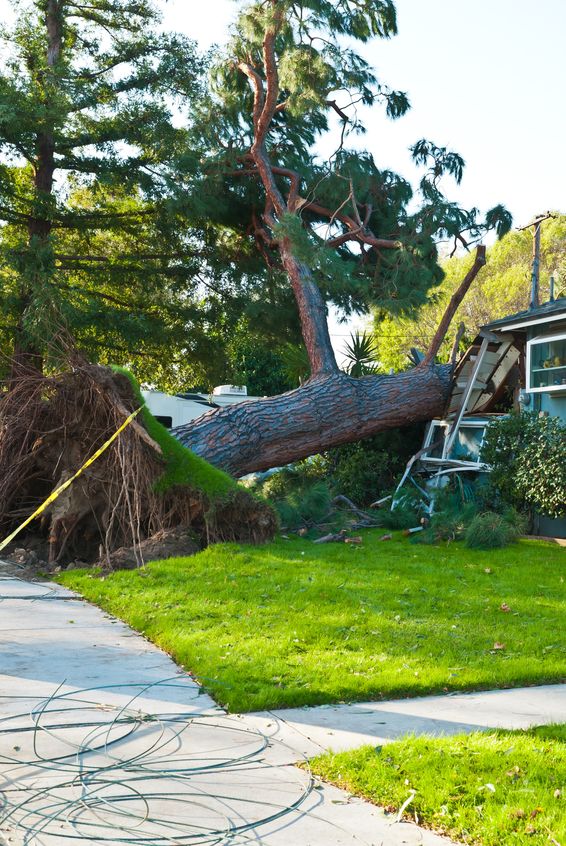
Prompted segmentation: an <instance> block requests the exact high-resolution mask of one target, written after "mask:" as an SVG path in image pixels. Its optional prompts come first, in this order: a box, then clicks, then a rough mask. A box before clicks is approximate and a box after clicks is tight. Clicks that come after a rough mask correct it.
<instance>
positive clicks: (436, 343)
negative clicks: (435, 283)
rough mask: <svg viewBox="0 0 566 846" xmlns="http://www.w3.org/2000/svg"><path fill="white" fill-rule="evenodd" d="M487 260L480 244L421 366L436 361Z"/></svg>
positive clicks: (453, 295) (452, 297)
mask: <svg viewBox="0 0 566 846" xmlns="http://www.w3.org/2000/svg"><path fill="white" fill-rule="evenodd" d="M486 261H487V259H486V256H485V247H484V246H483V244H479V245H478V247H477V248H476V257H475V260H474V263H473V265H472V266H471V268H470V269H469V271H468V272H467V273H466V276H465V277H464V279H463V281H462V282H461V283H460V285H459V287H458V288H457V289H456V291H455V292H454V293H453V294H452V296H451V298H450V302H449V303H448V306H447V307H446V311H445V312H444V314H443V316H442V320H441V321H440V323H439V324H438V329H437V330H436V332H435V334H434V338H433V339H432V342H431V344H430V347H429V348H428V350H427V352H426V355H425V357H424V358H423V360H422V361H421V363H420V364H419V367H429V366H430V365H431V364H432V362H433V361H434V359H435V356H436V354H437V352H438V350H439V349H440V346H441V344H442V342H443V340H444V338H445V337H446V333H447V332H448V328H449V326H450V324H451V322H452V318H453V317H454V315H455V314H456V311H457V309H458V306H459V305H460V303H461V302H462V300H463V299H464V297H465V296H466V294H467V293H468V290H469V288H470V286H471V284H472V282H473V281H474V279H475V278H476V276H477V275H478V273H479V272H480V270H481V269H482V267H483V266H484V264H485V263H486Z"/></svg>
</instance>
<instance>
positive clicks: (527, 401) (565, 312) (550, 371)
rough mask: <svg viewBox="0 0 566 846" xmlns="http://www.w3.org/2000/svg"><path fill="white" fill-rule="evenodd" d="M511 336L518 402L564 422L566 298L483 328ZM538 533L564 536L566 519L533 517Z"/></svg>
mask: <svg viewBox="0 0 566 846" xmlns="http://www.w3.org/2000/svg"><path fill="white" fill-rule="evenodd" d="M485 329H486V331H489V332H493V333H494V334H495V335H496V336H497V337H499V338H503V337H510V338H512V339H513V344H514V345H515V347H517V348H518V349H519V350H520V353H521V357H520V362H521V366H520V370H521V384H520V392H519V405H520V407H521V408H523V409H527V410H529V411H535V412H539V413H540V414H549V415H551V416H552V417H557V418H558V419H559V420H561V421H562V423H564V424H565V425H566V297H560V298H559V299H554V297H552V298H551V299H550V300H549V301H548V302H547V303H543V305H535V306H532V307H531V308H530V309H528V310H526V311H521V312H518V313H517V314H512V315H509V317H504V318H502V319H501V320H494V321H493V322H492V323H489V324H488V325H487V326H486V327H485ZM535 529H536V531H537V534H540V535H548V536H552V537H562V538H566V518H562V519H558V520H551V519H550V518H548V517H544V516H542V515H539V516H538V517H537V518H536V523H535Z"/></svg>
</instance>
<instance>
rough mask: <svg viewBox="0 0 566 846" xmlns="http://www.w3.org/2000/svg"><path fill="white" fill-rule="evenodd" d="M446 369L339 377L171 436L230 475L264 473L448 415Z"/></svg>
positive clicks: (222, 413)
mask: <svg viewBox="0 0 566 846" xmlns="http://www.w3.org/2000/svg"><path fill="white" fill-rule="evenodd" d="M451 372H452V371H451V368H450V366H448V365H442V366H430V367H418V368H415V369H414V370H409V371H407V372H406V373H398V374H396V375H394V376H364V377H362V378H360V379H354V378H352V377H351V376H347V375H346V374H345V373H341V372H334V373H329V374H325V375H322V376H317V377H315V378H312V379H310V380H309V381H308V382H307V383H306V384H305V385H303V386H301V387H300V388H297V389H296V390H294V391H289V392H288V393H286V394H281V395H280V396H277V397H268V398H266V399H261V400H257V401H255V402H245V403H239V404H238V405H232V406H229V407H228V408H223V409H219V410H217V411H211V412H209V413H208V414H205V415H203V416H202V417H199V418H198V420H195V421H192V422H191V423H188V424H187V425H185V426H178V427H177V428H176V429H174V430H173V434H174V435H175V436H176V437H177V438H179V440H180V441H181V442H182V443H183V444H184V445H185V446H187V447H189V449H191V450H193V452H196V453H197V454H198V455H201V456H202V457H203V458H205V459H206V460H207V461H209V462H210V463H211V464H214V465H216V466H217V467H221V468H222V469H223V470H226V471H227V472H228V473H231V474H232V475H233V476H243V475H244V474H245V473H251V472H253V471H256V470H267V469H268V468H270V467H278V466H281V465H284V464H288V463H289V462H291V461H297V460H298V459H300V458H306V457H307V456H309V455H316V454H317V453H319V452H323V451H324V450H327V449H330V448H331V447H336V446H340V445H341V444H345V443H350V442H352V441H358V440H360V439H361V438H366V437H369V436H370V435H374V434H376V433H377V432H381V431H383V430H384V429H393V428H395V427H397V426H405V425H407V424H408V423H415V422H419V421H422V420H430V419H431V418H432V417H437V416H439V415H441V414H442V413H443V411H444V408H445V405H446V402H447V399H448V395H449V390H450V382H451Z"/></svg>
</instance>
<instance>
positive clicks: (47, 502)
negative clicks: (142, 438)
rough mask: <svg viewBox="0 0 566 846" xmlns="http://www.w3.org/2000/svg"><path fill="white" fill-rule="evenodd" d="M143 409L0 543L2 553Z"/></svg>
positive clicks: (125, 421)
mask: <svg viewBox="0 0 566 846" xmlns="http://www.w3.org/2000/svg"><path fill="white" fill-rule="evenodd" d="M142 408H143V406H140V407H139V408H138V409H137V411H133V412H132V413H131V414H130V416H129V417H128V418H127V419H126V420H124V422H123V423H122V425H121V426H120V428H119V429H117V430H116V432H114V434H113V435H112V436H111V437H110V438H108V440H107V441H106V443H104V444H102V446H101V447H100V449H97V450H96V452H95V453H94V454H93V455H91V457H90V458H88V459H87V460H86V461H85V463H84V464H83V466H82V467H80V468H79V469H78V470H77V472H76V473H75V475H74V476H71V478H70V479H67V481H66V482H63V484H62V485H60V486H59V487H58V488H57V489H56V490H54V491H53V492H52V493H50V494H49V496H48V497H47V499H46V500H45V502H42V504H41V505H40V506H39V508H37V509H36V510H35V511H34V512H33V514H32V515H31V516H30V517H28V518H27V520H24V522H23V523H22V524H21V526H18V528H17V529H15V531H13V532H12V534H11V535H8V537H7V538H5V540H3V541H2V543H0V552H2V550H3V549H4V548H5V547H6V546H8V544H9V543H10V541H13V540H14V538H15V537H16V535H19V533H20V532H21V531H22V529H25V527H26V526H27V525H28V524H29V523H31V521H32V520H35V518H36V517H38V516H39V514H41V512H42V511H45V509H46V508H47V506H48V505H51V503H52V502H54V501H55V500H56V499H57V497H58V496H59V495H60V494H62V493H63V491H65V490H67V488H68V487H69V485H71V484H72V483H73V482H74V481H75V479H76V478H78V477H79V476H80V475H81V473H82V472H83V470H86V468H87V467H90V465H91V464H93V463H94V462H95V461H96V459H97V458H100V456H101V455H102V453H103V452H105V451H106V450H107V449H108V447H109V446H110V444H111V443H113V442H114V441H115V440H116V438H117V437H118V435H120V434H121V433H122V432H123V431H124V429H125V428H126V426H129V425H130V423H131V422H132V420H133V419H134V417H136V415H138V414H139V413H140V411H141V410H142Z"/></svg>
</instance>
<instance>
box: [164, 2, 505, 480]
mask: <svg viewBox="0 0 566 846" xmlns="http://www.w3.org/2000/svg"><path fill="white" fill-rule="evenodd" d="M395 33H396V16H395V7H394V4H393V2H392V0H298V2H297V0H260V1H259V2H255V3H252V4H250V5H249V6H247V7H246V8H245V9H244V11H243V12H242V14H241V15H240V17H239V20H238V24H237V27H236V29H235V34H234V37H233V40H232V42H231V43H230V45H229V52H228V55H227V57H226V59H225V61H223V62H222V63H221V64H220V65H219V66H218V68H217V70H216V77H215V83H216V91H215V94H216V100H215V103H214V105H213V108H214V111H213V110H211V112H210V113H209V115H208V119H209V120H211V121H213V124H214V137H215V139H217V140H216V143H211V151H210V155H209V158H208V163H207V167H206V168H205V170H206V171H207V174H208V176H207V177H205V182H206V179H208V189H207V190H208V191H209V193H210V194H213V193H214V192H215V191H216V192H219V191H221V192H222V193H223V195H224V196H225V197H226V198H227V202H229V201H230V199H232V200H234V201H240V202H241V201H242V198H244V199H245V205H246V207H249V208H251V209H252V213H251V217H250V219H249V220H248V221H244V222H243V225H245V226H247V227H248V232H249V234H250V237H253V238H254V239H255V242H256V244H257V247H258V249H259V250H260V251H261V253H262V254H263V255H264V258H265V260H266V262H267V264H268V266H269V267H270V268H272V270H273V272H274V273H275V274H277V273H279V274H284V275H285V276H286V278H287V279H288V282H289V284H290V286H291V288H292V291H293V294H294V298H295V301H296V305H297V309H298V313H299V316H300V322H301V328H302V334H303V339H304V343H305V347H306V350H307V352H308V357H309V361H310V368H311V378H310V379H309V380H308V382H307V383H306V384H305V385H303V386H301V388H299V389H297V390H296V391H292V392H289V393H287V394H283V395H281V396H279V397H273V398H270V399H266V400H262V401H260V402H258V403H250V404H246V405H243V406H238V407H232V408H229V409H224V410H221V411H216V412H213V413H210V414H207V415H206V416H205V417H203V418H200V419H199V420H198V421H196V422H195V423H192V424H189V425H187V426H184V427H180V428H179V429H177V430H176V434H177V436H178V437H179V438H180V439H181V441H182V442H183V443H184V444H186V445H187V446H188V447H190V448H191V449H193V450H194V451H195V452H197V453H199V454H201V455H203V456H204V457H205V458H207V459H208V460H210V461H211V462H213V463H215V464H217V465H219V466H222V467H224V468H225V469H227V470H229V471H230V472H232V473H234V474H237V475H238V474H242V473H246V472H249V471H252V470H260V469H264V468H267V467H270V466H275V465H277V464H281V463H285V462H288V461H292V460H294V459H298V458H301V457H304V456H307V455H310V454H313V453H316V452H319V451H321V450H324V449H327V448H329V447H331V446H336V445H339V444H341V443H345V442H348V441H352V440H356V439H359V438H362V437H365V436H368V435H371V434H373V433H375V432H377V431H379V430H381V429H384V428H388V427H392V426H397V425H404V424H406V423H409V422H412V421H417V420H424V419H428V418H430V417H432V416H435V415H438V414H441V413H442V411H443V407H444V404H445V401H446V398H447V394H448V390H449V384H450V369H449V368H446V367H438V366H435V364H434V357H435V353H436V351H437V348H438V345H439V343H440V342H441V341H442V337H440V338H439V337H438V336H437V337H436V338H435V339H434V342H433V345H432V346H431V349H430V350H429V351H428V352H427V355H426V357H425V359H424V361H423V362H422V364H421V365H420V366H419V367H418V368H416V369H414V370H412V371H409V372H406V373H402V374H398V375H394V376H366V377H362V378H359V379H355V378H352V377H350V376H347V375H346V374H344V373H342V372H340V370H339V369H338V366H337V364H336V359H335V356H334V353H333V350H332V346H331V343H330V336H329V332H328V324H327V303H328V301H333V302H335V303H336V304H338V305H339V306H341V307H342V308H344V309H345V310H346V311H352V310H358V311H363V310H364V309H366V308H368V307H369V306H370V305H374V306H378V307H380V308H382V309H387V310H404V309H405V310H406V309H411V308H415V307H418V306H419V305H420V304H422V303H423V302H424V301H425V300H426V296H427V292H428V291H429V290H430V289H431V288H432V287H433V286H434V285H435V284H436V283H438V281H439V280H440V279H441V278H442V272H441V270H440V268H439V266H438V264H437V249H436V242H437V240H438V239H439V238H441V237H442V238H450V239H453V240H454V241H455V243H461V244H463V245H465V246H466V247H469V245H470V244H472V243H474V242H476V241H477V240H479V239H480V238H481V236H482V235H483V233H484V232H485V231H486V230H487V229H489V228H495V229H496V230H497V233H498V235H500V236H501V235H502V234H504V233H505V232H506V231H507V230H508V229H509V227H510V224H511V219H510V216H509V214H508V212H506V210H505V209H504V208H503V207H501V206H497V207H495V208H494V209H491V210H490V211H489V212H488V213H487V214H486V216H485V219H483V220H480V218H479V214H478V211H477V209H472V210H470V211H466V210H464V209H461V208H460V207H458V206H457V205H456V204H455V203H453V202H450V201H449V200H448V199H447V198H446V197H445V196H444V194H443V193H442V191H441V187H440V181H441V179H442V177H443V176H444V175H449V176H452V177H453V178H454V179H455V180H456V181H457V182H459V181H460V179H461V177H462V171H463V167H464V162H463V160H462V158H461V157H460V156H459V155H458V154H457V153H454V152H451V151H449V150H447V149H446V148H444V147H439V146H437V145H435V144H433V143H432V142H430V141H426V140H424V139H423V140H420V141H418V142H417V143H416V144H415V145H414V147H413V148H412V151H413V156H414V159H415V161H416V162H417V163H418V164H420V165H422V166H423V168H424V174H423V177H422V179H421V182H420V186H419V190H420V199H421V204H420V207H419V208H418V210H417V211H415V212H411V211H409V209H408V205H409V203H410V201H411V199H412V190H411V187H410V186H409V184H408V183H407V182H406V181H405V180H404V179H402V177H400V176H398V175H397V174H394V173H391V172H390V171H383V170H379V169H378V167H377V165H376V164H375V162H374V160H373V157H372V156H371V155H370V154H369V153H367V152H363V151H360V150H351V149H348V148H347V141H348V139H349V137H350V136H353V135H355V134H356V133H357V134H359V133H361V132H363V130H364V127H363V124H362V123H361V121H360V119H359V116H358V113H357V109H358V106H359V104H360V103H361V104H364V105H366V106H371V105H373V104H379V103H382V104H383V105H384V107H385V111H386V114H387V116H388V117H389V118H392V119H396V118H399V117H401V116H402V115H403V114H404V113H405V112H406V110H407V109H408V107H409V102H408V98H407V96H406V94H405V93H404V92H399V91H394V90H392V89H390V88H389V87H388V86H387V85H385V84H384V83H383V82H381V81H380V80H378V79H377V78H376V76H375V74H374V72H373V70H372V69H371V67H370V66H369V65H368V63H367V62H366V61H365V60H364V58H363V57H362V55H361V53H360V52H357V50H356V49H354V48H353V47H352V44H354V45H361V44H364V43H365V42H367V41H369V40H370V39H372V38H389V37H390V36H392V35H394V34H395ZM329 128H330V130H335V131H336V132H337V136H338V137H337V142H336V150H335V153H334V154H333V155H332V156H331V157H330V159H328V160H326V161H325V160H323V159H322V158H321V157H320V156H317V155H316V154H315V153H313V149H314V148H313V145H315V144H316V142H319V143H320V141H321V136H322V135H326V134H327V133H328V131H329ZM326 143H327V142H326ZM483 260H484V259H483V253H480V254H478V258H477V261H476V262H475V264H474V268H473V271H472V272H471V273H470V274H468V277H467V278H466V279H465V280H464V282H463V284H462V288H461V290H460V291H459V294H458V295H459V296H460V297H461V296H463V295H464V293H465V291H466V290H467V288H468V287H469V285H470V284H471V282H472V281H473V278H474V276H475V275H476V274H477V272H478V271H479V269H480V267H481V265H482V263H483ZM448 317H449V315H448V316H447V319H445V320H444V321H443V324H442V327H440V330H441V331H440V332H439V333H438V335H443V334H444V333H445V332H446V330H447V328H448V324H449V320H448Z"/></svg>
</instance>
